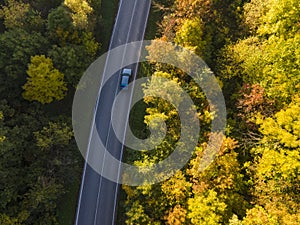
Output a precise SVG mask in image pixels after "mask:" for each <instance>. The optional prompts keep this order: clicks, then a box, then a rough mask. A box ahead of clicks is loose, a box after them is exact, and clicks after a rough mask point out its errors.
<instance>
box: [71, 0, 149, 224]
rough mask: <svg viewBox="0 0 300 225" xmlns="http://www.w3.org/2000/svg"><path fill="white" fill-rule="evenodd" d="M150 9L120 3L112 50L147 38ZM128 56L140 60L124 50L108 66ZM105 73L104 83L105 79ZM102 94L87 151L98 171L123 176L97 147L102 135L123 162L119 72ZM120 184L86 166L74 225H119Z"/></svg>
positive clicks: (135, 0)
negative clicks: (114, 121) (114, 107)
mask: <svg viewBox="0 0 300 225" xmlns="http://www.w3.org/2000/svg"><path fill="white" fill-rule="evenodd" d="M150 6H151V0H121V1H120V3H119V10H118V14H117V17H116V20H115V25H114V29H113V34H112V37H111V42H110V48H109V49H113V48H115V47H117V46H120V45H123V44H126V43H130V42H133V41H141V40H143V39H144V34H145V29H146V25H147V19H148V15H149V10H150ZM125 57H138V56H137V54H132V53H130V52H129V51H128V52H127V51H126V50H125V51H124V53H123V54H121V55H120V56H119V58H112V57H110V55H109V54H108V57H107V61H106V67H107V68H109V67H110V66H112V65H114V63H117V62H122V60H123V59H124V58H125ZM129 67H130V68H131V69H133V71H134V73H133V79H134V78H135V76H136V72H137V65H136V64H135V65H130V66H129ZM108 75H109V74H105V72H104V78H103V79H104V80H105V76H108ZM102 85H103V86H102V87H101V93H100V96H99V100H98V105H97V109H96V116H95V124H94V125H93V126H92V131H91V138H90V142H91V143H90V145H89V146H90V149H89V150H88V151H87V152H88V153H87V154H88V155H87V157H89V158H90V159H93V160H97V162H98V161H99V163H98V165H99V168H98V171H102V172H103V171H109V173H110V174H111V175H112V176H115V177H116V180H117V178H118V176H120V167H115V166H114V167H112V165H111V164H109V163H107V161H106V160H105V158H106V157H107V156H106V153H105V152H104V153H103V154H100V155H99V154H96V151H97V146H99V143H98V142H99V138H96V137H97V135H99V136H100V139H101V141H102V143H104V144H105V146H106V149H107V150H108V151H109V153H110V154H111V155H112V156H113V157H115V158H116V159H118V160H121V159H122V155H123V145H122V144H121V143H120V141H118V139H117V138H116V136H115V134H114V130H113V129H112V125H111V113H112V105H113V102H114V99H115V96H116V95H117V94H118V93H119V91H120V88H119V86H120V71H119V72H118V73H116V74H114V75H113V76H112V77H111V78H110V79H109V80H108V81H107V82H105V85H104V84H102ZM132 91H133V90H132V89H128V91H126V92H124V93H123V92H122V94H121V96H120V98H121V103H122V105H121V107H119V109H121V110H119V112H118V113H119V114H120V115H119V116H120V118H121V119H120V122H119V123H117V127H115V128H116V129H119V131H120V130H124V137H125V130H126V129H125V127H126V122H127V120H128V117H129V110H130V109H129V105H130V98H131V95H132ZM118 191H119V185H118V184H117V183H114V182H112V181H110V180H107V179H106V178H104V177H102V176H100V175H99V174H98V173H96V172H95V171H94V170H93V169H92V168H91V167H90V166H89V165H88V164H85V167H84V171H83V177H82V184H81V189H80V193H79V200H78V206H77V212H76V218H75V225H113V224H116V217H117V212H116V209H117V202H118Z"/></svg>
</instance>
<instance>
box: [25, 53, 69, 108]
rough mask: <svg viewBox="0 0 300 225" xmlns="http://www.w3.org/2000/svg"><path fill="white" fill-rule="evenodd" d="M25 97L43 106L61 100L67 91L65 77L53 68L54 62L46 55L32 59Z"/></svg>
mask: <svg viewBox="0 0 300 225" xmlns="http://www.w3.org/2000/svg"><path fill="white" fill-rule="evenodd" d="M27 74H28V78H27V83H26V84H25V85H24V86H23V89H24V93H23V97H24V98H25V99H26V100H29V101H38V102H40V103H42V104H45V103H51V102H52V101H53V100H61V99H63V97H64V96H65V92H66V90H67V88H66V83H65V82H64V75H63V74H62V73H60V72H59V71H58V70H57V69H55V68H54V67H53V63H52V60H51V59H50V58H46V57H45V56H44V55H41V56H34V57H32V58H31V63H30V65H29V68H28V71H27Z"/></svg>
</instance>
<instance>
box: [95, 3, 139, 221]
mask: <svg viewBox="0 0 300 225" xmlns="http://www.w3.org/2000/svg"><path fill="white" fill-rule="evenodd" d="M137 1H139V0H135V1H134V6H133V13H132V16H131V19H130V23H129V30H131V27H132V22H133V18H134V15H135V14H134V12H135V8H136V4H137ZM117 22H118V21H116V23H117ZM114 30H115V29H114ZM129 37H130V32H128V34H127V37H126V41H125V43H128V40H129ZM112 40H113V37H112ZM125 55H126V48H125V50H124V53H123V56H122V62H121V65H122V64H123V62H124V58H125ZM107 59H108V58H107ZM104 74H105V71H104ZM102 81H103V80H102ZM119 81H120V76H119V78H118V84H119ZM118 90H119V85H117V88H116V89H115V94H114V97H115V98H116V95H117V93H118ZM115 98H114V99H115ZM110 121H111V120H110ZM111 128H112V125H111V122H110V123H109V128H108V135H107V137H106V140H105V147H107V144H108V143H109V137H110V132H111ZM105 157H106V151H105V152H104V155H103V160H102V162H103V164H102V168H101V174H103V170H104V164H105ZM101 174H100V175H101ZM102 179H103V177H102V176H101V177H100V182H99V184H98V185H99V188H98V190H99V191H98V194H97V204H96V212H95V215H94V225H96V222H97V215H98V208H99V205H100V201H99V197H100V192H101V187H102Z"/></svg>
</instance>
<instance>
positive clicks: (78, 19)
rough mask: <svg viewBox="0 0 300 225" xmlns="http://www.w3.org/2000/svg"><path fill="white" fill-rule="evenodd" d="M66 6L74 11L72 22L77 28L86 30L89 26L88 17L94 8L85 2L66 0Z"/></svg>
mask: <svg viewBox="0 0 300 225" xmlns="http://www.w3.org/2000/svg"><path fill="white" fill-rule="evenodd" d="M64 5H65V6H67V7H68V8H69V9H70V10H71V11H72V20H73V24H74V26H75V27H77V28H79V29H84V28H86V27H87V25H88V15H89V14H91V13H92V12H93V8H92V7H91V6H90V5H89V3H88V2H87V1H85V0H83V1H82V0H65V1H64Z"/></svg>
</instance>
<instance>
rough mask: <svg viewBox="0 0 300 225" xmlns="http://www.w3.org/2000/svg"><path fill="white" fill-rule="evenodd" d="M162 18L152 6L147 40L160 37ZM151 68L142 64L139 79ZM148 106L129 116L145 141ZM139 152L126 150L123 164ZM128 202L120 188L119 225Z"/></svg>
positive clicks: (142, 104) (139, 106)
mask: <svg viewBox="0 0 300 225" xmlns="http://www.w3.org/2000/svg"><path fill="white" fill-rule="evenodd" d="M161 18H162V13H161V12H159V11H158V10H157V9H156V8H155V7H154V6H153V5H152V6H151V10H150V14H149V18H148V23H147V29H146V33H145V40H153V39H155V38H156V37H157V36H158V32H157V31H158V28H159V27H158V22H159V21H160V20H161ZM149 73H151V72H150V71H149V66H147V63H142V64H140V66H139V69H138V74H137V78H141V77H147V76H149ZM146 109H147V104H146V103H145V102H143V101H142V100H141V101H139V102H137V103H136V104H135V105H134V106H133V108H132V109H131V111H130V116H129V125H130V128H131V130H132V133H133V134H134V135H135V136H136V137H138V138H140V139H145V138H147V137H148V135H149V130H148V129H147V126H146V125H145V123H144V117H145V115H146ZM139 153H140V152H139V151H132V150H130V149H127V148H125V151H124V155H123V162H127V163H129V164H131V163H132V160H133V159H134V158H138V157H139ZM126 200H127V195H126V192H125V191H124V190H123V189H122V188H120V192H119V201H118V210H117V212H118V214H117V224H126V223H125V221H126V215H125V213H126Z"/></svg>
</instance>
